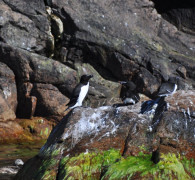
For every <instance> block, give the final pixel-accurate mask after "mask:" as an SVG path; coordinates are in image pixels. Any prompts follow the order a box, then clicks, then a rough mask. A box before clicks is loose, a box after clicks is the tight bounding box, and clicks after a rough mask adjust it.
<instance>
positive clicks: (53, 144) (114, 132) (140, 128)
mask: <svg viewBox="0 0 195 180" xmlns="http://www.w3.org/2000/svg"><path fill="white" fill-rule="evenodd" d="M183 93H184V92H183V91H180V92H178V94H177V95H178V97H179V95H180V94H183ZM193 93H194V91H193ZM185 94H186V95H187V94H191V95H192V91H190V92H185ZM192 96H193V97H194V95H192ZM185 98H186V99H188V97H187V96H183V99H181V100H180V99H179V98H178V99H176V101H177V102H178V104H179V102H180V101H184V99H185ZM170 99H171V98H170ZM170 99H169V98H167V101H168V100H170ZM186 102H187V101H186ZM140 106H141V103H137V104H136V105H134V106H127V107H119V108H114V107H111V106H104V107H100V108H96V109H92V108H76V109H74V110H72V111H71V112H69V114H67V115H66V116H65V117H64V118H63V119H62V120H61V122H60V123H59V124H58V125H57V126H56V127H55V128H54V129H53V131H52V132H51V134H50V136H49V138H48V140H47V143H46V144H45V145H44V146H43V147H42V148H41V150H40V152H39V154H38V155H37V156H35V157H34V158H32V159H30V160H29V161H28V162H27V163H26V164H25V165H24V167H23V168H22V169H21V171H20V172H19V173H18V174H17V176H16V178H15V179H20V180H22V179H25V178H27V177H28V178H29V177H31V178H32V179H42V178H43V179H44V178H46V177H47V175H48V174H49V176H50V177H51V175H52V177H53V178H54V179H58V176H59V173H60V176H62V177H65V176H66V172H65V173H64V174H63V173H62V171H63V169H61V168H62V166H61V164H62V163H65V162H66V159H67V158H68V157H76V156H77V155H79V154H81V153H84V154H85V153H88V152H90V153H93V152H105V151H108V150H110V149H111V148H114V149H116V150H118V152H120V155H121V156H124V157H126V156H129V155H136V156H137V155H138V153H139V152H140V151H141V152H144V153H151V152H152V150H153V149H154V148H155V147H159V148H160V151H161V150H162V152H163V153H168V152H174V153H182V154H185V155H186V156H188V157H191V158H195V156H194V154H193V152H194V144H195V137H194V132H192V131H193V130H194V128H195V118H194V115H193V113H194V109H191V113H190V114H189V117H188V118H189V119H190V122H191V124H190V126H187V127H185V128H182V127H183V125H184V124H185V122H186V117H185V116H184V115H181V112H180V110H179V108H178V110H173V107H172V103H170V108H169V110H168V111H167V112H166V113H165V114H164V116H163V118H162V120H161V121H160V123H159V124H158V128H157V130H156V131H155V132H150V131H148V127H149V125H151V123H152V119H150V117H149V116H147V115H142V114H139V111H140ZM186 106H190V102H189V104H186ZM176 117H177V118H178V119H176ZM189 119H188V120H189ZM175 121H179V124H178V126H177V125H176V123H175ZM181 125H182V127H181ZM178 131H180V133H178ZM163 132H164V133H163ZM189 132H191V133H189ZM184 142H185V143H184ZM184 147H185V148H184ZM82 156H83V155H82ZM116 160H117V158H116ZM148 160H149V159H148ZM148 160H147V161H148ZM83 162H84V160H83ZM75 163H76V162H75ZM48 171H49V172H48Z"/></svg>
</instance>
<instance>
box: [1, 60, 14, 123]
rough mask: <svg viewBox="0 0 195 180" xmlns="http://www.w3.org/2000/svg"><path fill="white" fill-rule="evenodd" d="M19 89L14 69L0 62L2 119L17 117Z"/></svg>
mask: <svg viewBox="0 0 195 180" xmlns="http://www.w3.org/2000/svg"><path fill="white" fill-rule="evenodd" d="M16 107H17V89H16V82H15V75H14V73H13V71H12V70H11V69H10V68H9V67H8V66H7V65H6V64H4V63H1V62H0V121H6V120H13V119H15V117H16V116H15V112H16Z"/></svg>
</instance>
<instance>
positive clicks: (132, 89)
mask: <svg viewBox="0 0 195 180" xmlns="http://www.w3.org/2000/svg"><path fill="white" fill-rule="evenodd" d="M120 84H122V90H121V98H122V101H123V103H119V104H114V107H119V106H127V105H133V104H136V103H137V102H138V101H139V100H140V97H139V94H138V93H137V92H136V85H135V84H134V83H133V82H132V81H127V82H125V81H120Z"/></svg>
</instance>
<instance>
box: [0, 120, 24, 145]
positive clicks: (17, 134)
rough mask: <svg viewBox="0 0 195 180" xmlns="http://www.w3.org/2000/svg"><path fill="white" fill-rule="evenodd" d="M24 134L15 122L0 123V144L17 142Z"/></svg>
mask: <svg viewBox="0 0 195 180" xmlns="http://www.w3.org/2000/svg"><path fill="white" fill-rule="evenodd" d="M23 133H24V129H23V128H22V127H21V126H20V125H19V124H18V123H17V122H15V121H6V122H0V142H1V143H3V142H4V143H5V142H11V141H17V139H20V138H21V135H22V134H23Z"/></svg>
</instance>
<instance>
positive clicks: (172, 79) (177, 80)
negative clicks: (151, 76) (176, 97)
mask: <svg viewBox="0 0 195 180" xmlns="http://www.w3.org/2000/svg"><path fill="white" fill-rule="evenodd" d="M179 81H180V79H179V77H170V78H169V80H168V82H171V83H174V84H177V85H178V84H179Z"/></svg>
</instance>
